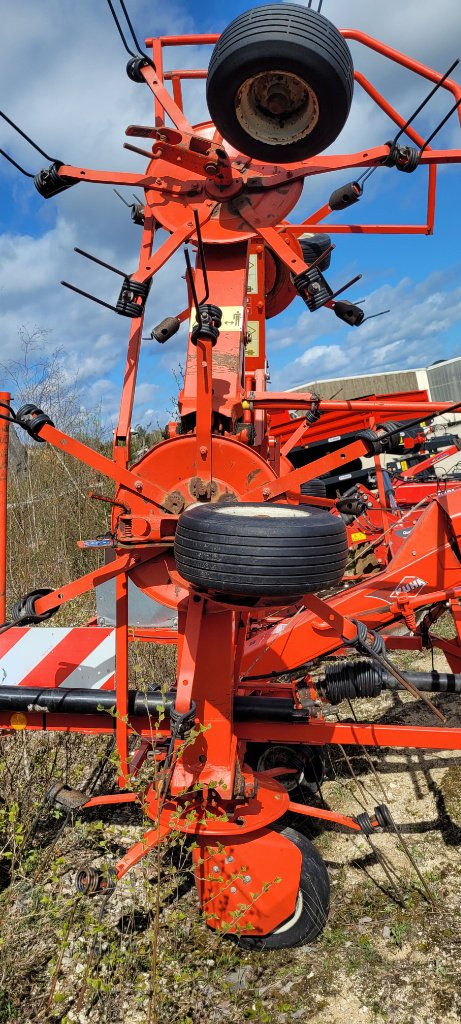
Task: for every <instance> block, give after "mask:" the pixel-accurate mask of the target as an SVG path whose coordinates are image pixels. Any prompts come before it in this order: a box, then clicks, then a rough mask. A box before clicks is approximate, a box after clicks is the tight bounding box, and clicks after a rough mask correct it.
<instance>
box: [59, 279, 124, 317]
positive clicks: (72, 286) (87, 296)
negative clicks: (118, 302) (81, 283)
mask: <svg viewBox="0 0 461 1024" xmlns="http://www.w3.org/2000/svg"><path fill="white" fill-rule="evenodd" d="M61 284H62V285H64V288H70V290H71V292H77V295H83V297H84V298H85V299H91V301H92V302H97V303H98V306H105V307H106V309H111V310H112V312H113V313H116V312H117V309H116V307H115V306H111V304H110V302H104V299H98V298H96V295H91V294H90V292H84V291H83V289H82V288H77V286H76V285H75V284H69V282H68V281H61Z"/></svg>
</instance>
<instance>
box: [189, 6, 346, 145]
mask: <svg viewBox="0 0 461 1024" xmlns="http://www.w3.org/2000/svg"><path fill="white" fill-rule="evenodd" d="M271 71H273V72H278V73H279V74H282V75H290V76H296V78H297V79H298V80H300V81H301V82H302V83H306V85H307V86H308V87H309V88H310V89H311V90H312V94H314V98H312V96H308V97H306V99H304V98H303V99H302V100H301V101H300V96H299V97H298V108H297V109H298V111H300V112H301V115H300V116H302V113H303V112H304V111H306V112H307V111H309V105H310V109H311V112H312V111H313V117H312V119H311V124H310V130H309V125H304V124H303V122H302V121H301V122H299V123H298V128H299V130H298V131H297V130H296V126H294V127H293V130H292V132H291V136H292V138H290V126H288V129H287V128H286V123H287V120H289V116H290V115H288V117H287V116H285V122H283V120H282V117H283V114H282V113H279V115H278V118H279V121H278V124H277V122H276V117H277V115H276V114H270V113H269V112H268V114H267V116H266V118H265V120H264V114H263V106H262V102H261V97H260V102H259V103H258V102H257V98H256V99H255V97H254V95H253V94H252V93H251V90H250V92H249V93H248V95H249V97H250V104H252V106H253V108H254V107H256V109H257V111H258V113H257V114H254V113H252V111H251V110H250V116H252V117H253V124H254V125H255V131H258V132H259V135H260V136H261V137H259V138H258V137H257V136H256V135H255V134H250V132H249V130H247V128H246V127H245V123H246V124H247V125H248V119H247V120H246V122H244V123H243V124H242V121H241V120H239V117H238V115H237V109H238V110H239V112H240V117H241V118H244V107H242V92H241V90H242V88H243V92H244V93H245V92H246V90H247V88H248V87H247V86H245V83H250V82H251V81H254V79H255V78H256V76H258V75H263V74H265V73H266V72H267V73H269V72H271ZM260 81H262V80H260ZM266 81H268V79H266ZM290 81H292V82H293V81H294V79H293V77H292V78H291V79H290ZM353 87H354V67H353V63H352V57H351V53H350V50H349V47H348V45H347V43H346V42H345V40H344V39H343V37H342V35H341V34H340V32H339V31H338V29H337V28H336V27H335V26H334V25H333V24H332V23H331V22H330V21H328V19H327V18H324V16H323V15H322V14H318V12H317V11H314V10H309V9H308V8H306V7H302V6H301V5H300V4H294V3H286V4H267V5H265V6H263V7H254V8H253V9H252V10H249V11H245V12H244V13H243V14H240V15H239V16H238V17H237V18H235V19H234V21H232V22H231V23H230V25H228V26H227V28H226V29H225V30H224V32H223V33H222V35H221V37H220V38H219V40H218V42H217V43H216V46H215V48H214V50H213V53H212V55H211V60H210V64H209V68H208V79H207V103H208V109H209V111H210V115H211V117H212V120H213V121H214V123H215V125H216V127H217V128H218V130H219V131H220V132H221V133H222V135H223V136H224V138H225V139H226V140H227V142H229V143H231V145H232V146H234V147H235V148H236V149H237V150H239V152H241V153H245V154H246V155H247V156H250V157H254V158H255V159H256V160H262V161H266V162H267V161H269V162H270V163H278V162H283V163H293V162H294V161H297V160H304V159H305V158H306V157H310V156H315V155H316V154H317V153H321V152H322V151H323V150H325V149H326V148H327V146H329V145H331V143H332V142H334V140H335V139H336V138H337V136H338V135H339V133H340V131H341V130H342V128H343V127H344V125H345V123H346V120H347V117H348V114H349V109H350V105H351V101H352V93H353ZM281 91H282V92H283V87H282V88H281ZM269 98H270V97H269ZM267 109H268V108H266V110H267ZM256 117H257V118H259V119H260V120H259V122H258V124H259V127H257V126H256V122H255V118H256ZM302 132H306V134H304V135H303V136H302V137H301V138H297V137H296V136H297V135H301V134H302ZM268 137H270V139H271V141H267V138H268Z"/></svg>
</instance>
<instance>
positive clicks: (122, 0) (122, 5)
mask: <svg viewBox="0 0 461 1024" xmlns="http://www.w3.org/2000/svg"><path fill="white" fill-rule="evenodd" d="M119 3H120V7H121V8H122V11H123V13H124V15H125V18H126V23H127V25H128V28H129V30H130V33H131V38H132V40H133V42H134V45H135V47H136V49H137V51H138V53H139V55H140V56H141V57H144V56H146V54H145V53H144V51H143V50H142V49H141V47H140V45H139V43H138V40H137V38H136V36H135V33H134V28H133V25H132V23H131V21H130V18H129V16H128V11H127V9H126V6H125V3H124V0H119Z"/></svg>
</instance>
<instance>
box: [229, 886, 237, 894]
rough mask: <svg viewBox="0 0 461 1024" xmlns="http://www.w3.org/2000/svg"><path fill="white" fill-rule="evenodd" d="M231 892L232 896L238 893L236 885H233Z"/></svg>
mask: <svg viewBox="0 0 461 1024" xmlns="http://www.w3.org/2000/svg"><path fill="white" fill-rule="evenodd" d="M230 891H231V893H232V895H234V893H235V892H237V889H236V888H235V885H231V887H230Z"/></svg>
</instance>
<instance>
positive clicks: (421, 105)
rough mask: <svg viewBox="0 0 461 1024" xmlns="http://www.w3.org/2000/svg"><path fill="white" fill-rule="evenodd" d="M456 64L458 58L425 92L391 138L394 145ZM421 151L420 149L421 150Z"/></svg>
mask: <svg viewBox="0 0 461 1024" xmlns="http://www.w3.org/2000/svg"><path fill="white" fill-rule="evenodd" d="M458 64H459V58H457V59H456V60H455V61H453V64H451V66H450V67H449V68H448V71H446V72H445V74H444V75H442V78H441V79H440V81H439V82H436V84H435V85H434V87H433V88H432V89H431V91H430V92H429V93H428V94H427V96H426V98H425V99H424V100H423V101H422V103H420V104H419V107H417V108H416V110H415V111H414V112H413V114H412V115H411V117H409V118H408V121H406V122H405V124H404V125H403V126H402V128H400V130H399V131H398V132H397V135H396V136H395V138H394V139H393V142H394V145H395V143H396V142H397V141H398V139H400V136H401V135H403V133H404V132H405V131H406V130H407V128H408V127H409V126H410V124H411V122H412V121H414V119H415V117H417V115H418V114H420V113H421V111H422V109H423V107H425V106H426V104H427V103H429V100H430V99H432V97H433V95H434V93H436V92H437V90H438V89H440V87H441V86H442V85H443V83H444V82H445V81H446V80H447V78H448V76H449V75H451V72H452V71H454V69H455V67H457V65H458ZM425 145H426V146H427V142H426V143H425ZM423 149H424V147H423ZM421 152H422V150H421Z"/></svg>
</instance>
